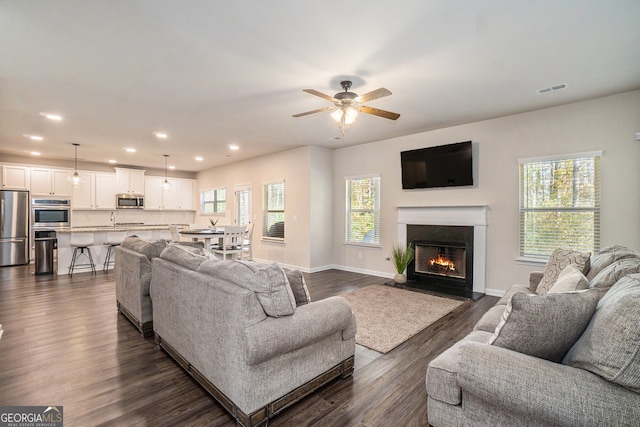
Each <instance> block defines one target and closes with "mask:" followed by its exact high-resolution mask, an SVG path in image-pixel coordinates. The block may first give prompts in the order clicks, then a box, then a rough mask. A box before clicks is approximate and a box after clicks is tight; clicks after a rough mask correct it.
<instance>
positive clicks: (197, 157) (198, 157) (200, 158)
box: [194, 156, 204, 162]
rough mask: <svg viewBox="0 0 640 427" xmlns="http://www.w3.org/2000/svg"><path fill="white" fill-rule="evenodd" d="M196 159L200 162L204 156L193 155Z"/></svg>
mask: <svg viewBox="0 0 640 427" xmlns="http://www.w3.org/2000/svg"><path fill="white" fill-rule="evenodd" d="M194 158H195V159H196V161H198V162H201V161H203V160H204V157H200V156H196V157H194Z"/></svg>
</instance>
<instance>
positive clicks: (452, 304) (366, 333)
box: [340, 285, 465, 353]
mask: <svg viewBox="0 0 640 427" xmlns="http://www.w3.org/2000/svg"><path fill="white" fill-rule="evenodd" d="M340 296H341V297H344V298H345V299H346V300H347V301H348V302H349V304H350V305H351V309H352V310H353V312H354V313H355V315H356V321H357V324H358V330H357V332H356V343H357V344H360V345H362V346H365V347H367V348H370V349H372V350H375V351H377V352H380V353H388V352H389V351H391V350H393V349H394V348H395V347H397V346H399V345H400V344H402V343H403V342H405V341H406V340H408V339H409V338H411V337H412V336H414V335H415V334H417V333H418V332H420V331H421V330H423V329H424V328H426V327H427V326H429V325H431V324H432V323H434V322H435V321H437V320H439V319H441V318H442V317H444V316H445V315H447V314H448V313H450V312H451V311H453V310H455V309H456V308H457V307H459V306H461V305H462V304H464V303H465V301H460V300H455V299H449V298H445V297H439V296H435V295H430V294H425V293H421V292H414V291H408V290H404V289H399V288H394V287H392V286H385V285H371V286H367V287H365V288H362V289H358V290H357V291H353V292H349V293H346V294H342V295H340Z"/></svg>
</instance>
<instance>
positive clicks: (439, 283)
mask: <svg viewBox="0 0 640 427" xmlns="http://www.w3.org/2000/svg"><path fill="white" fill-rule="evenodd" d="M407 242H408V243H411V244H412V245H413V247H414V249H415V257H414V260H413V261H412V262H411V264H410V265H409V267H408V268H407V279H409V280H410V281H415V282H419V283H418V284H420V285H425V286H435V287H444V288H449V289H451V290H452V291H453V292H456V291H457V292H460V293H463V294H464V293H466V292H471V291H473V227H470V226H450V225H415V224H409V225H407Z"/></svg>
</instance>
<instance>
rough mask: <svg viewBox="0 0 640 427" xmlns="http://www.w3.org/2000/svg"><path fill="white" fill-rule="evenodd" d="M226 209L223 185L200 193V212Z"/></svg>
mask: <svg viewBox="0 0 640 427" xmlns="http://www.w3.org/2000/svg"><path fill="white" fill-rule="evenodd" d="M226 210H227V189H226V188H224V187H221V188H215V189H213V190H205V191H202V192H201V193H200V212H201V213H203V214H214V213H224V212H225V211H226Z"/></svg>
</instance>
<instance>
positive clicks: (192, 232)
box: [180, 228, 224, 252]
mask: <svg viewBox="0 0 640 427" xmlns="http://www.w3.org/2000/svg"><path fill="white" fill-rule="evenodd" d="M180 235H181V236H184V237H189V238H191V240H193V241H194V242H197V241H198V240H203V241H204V249H205V250H207V251H209V252H211V239H218V242H219V244H220V245H222V242H221V240H222V238H223V236H224V229H222V228H216V229H215V230H212V229H210V228H203V229H187V230H182V231H180Z"/></svg>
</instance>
